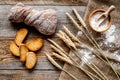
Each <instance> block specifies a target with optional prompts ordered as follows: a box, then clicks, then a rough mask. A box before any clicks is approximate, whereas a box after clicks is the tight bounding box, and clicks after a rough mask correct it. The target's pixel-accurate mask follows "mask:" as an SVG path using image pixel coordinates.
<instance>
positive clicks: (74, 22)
mask: <svg viewBox="0 0 120 80" xmlns="http://www.w3.org/2000/svg"><path fill="white" fill-rule="evenodd" d="M74 13H76V12H74ZM66 15H67V16H68V17H69V19H70V20H71V21H72V22H73V24H74V25H75V26H76V27H77V28H78V29H79V30H80V31H82V32H83V33H84V35H85V36H86V37H87V38H88V40H89V41H90V42H91V43H92V44H93V45H94V47H95V48H96V49H97V50H98V51H99V53H100V54H101V55H102V56H103V57H104V58H105V60H106V61H107V62H108V64H107V65H109V66H110V67H111V69H112V70H113V72H114V73H115V74H116V76H117V78H118V79H119V76H118V74H117V72H116V71H115V69H114V68H113V66H112V65H111V63H110V62H109V60H108V58H107V57H106V56H105V55H104V53H103V51H102V49H101V48H100V46H99V45H98V43H97V42H96V41H95V39H94V38H93V37H91V36H92V35H91V36H90V37H89V36H88V35H87V34H86V33H85V32H84V30H83V29H82V27H80V26H79V25H78V24H77V22H76V21H75V20H74V19H73V18H72V16H71V15H70V14H69V13H66ZM76 15H77V16H79V15H78V14H76ZM77 18H79V17H77ZM79 20H81V19H79ZM88 33H89V32H88Z"/></svg>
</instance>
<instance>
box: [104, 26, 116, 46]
mask: <svg viewBox="0 0 120 80" xmlns="http://www.w3.org/2000/svg"><path fill="white" fill-rule="evenodd" d="M115 29H116V27H115V26H114V25H111V27H110V29H109V30H107V31H106V32H105V33H104V34H105V44H107V43H113V42H114V41H115Z"/></svg>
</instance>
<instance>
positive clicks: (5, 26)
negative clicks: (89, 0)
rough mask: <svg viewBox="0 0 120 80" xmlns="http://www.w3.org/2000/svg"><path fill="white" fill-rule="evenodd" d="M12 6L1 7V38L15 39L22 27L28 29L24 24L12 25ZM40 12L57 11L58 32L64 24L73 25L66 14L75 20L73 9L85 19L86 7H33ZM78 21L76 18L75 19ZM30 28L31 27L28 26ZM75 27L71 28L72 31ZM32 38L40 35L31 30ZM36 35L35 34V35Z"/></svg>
mask: <svg viewBox="0 0 120 80" xmlns="http://www.w3.org/2000/svg"><path fill="white" fill-rule="evenodd" d="M11 7H13V6H12V5H0V13H1V15H0V37H14V36H15V33H16V31H17V30H18V29H19V28H20V27H21V26H22V27H26V25H24V24H11V23H10V21H9V20H8V17H7V16H8V14H9V10H10V8H11ZM33 7H35V8H36V9H38V10H43V9H48V8H52V9H55V10H56V11H57V16H58V26H57V31H58V30H59V29H61V27H62V25H63V24H67V25H68V24H71V22H70V20H69V19H68V18H67V16H66V14H65V13H66V12H69V13H70V14H71V15H72V16H73V17H74V18H75V16H74V15H73V13H72V9H71V8H72V7H74V8H76V9H77V10H78V11H79V13H80V14H81V16H82V17H83V15H84V12H85V9H86V7H85V6H69V7H68V6H33ZM75 19H76V18H75ZM28 27H29V26H28ZM73 28H74V27H70V29H71V30H72V29H73ZM29 30H30V34H31V36H35V35H40V34H39V33H38V32H37V31H36V30H35V29H34V28H30V29H29ZM33 33H34V34H33Z"/></svg>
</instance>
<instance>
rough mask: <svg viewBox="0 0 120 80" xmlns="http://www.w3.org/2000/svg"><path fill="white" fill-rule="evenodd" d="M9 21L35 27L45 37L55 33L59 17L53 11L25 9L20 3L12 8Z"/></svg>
mask: <svg viewBox="0 0 120 80" xmlns="http://www.w3.org/2000/svg"><path fill="white" fill-rule="evenodd" d="M8 19H9V20H10V21H11V22H16V23H19V22H24V23H25V24H27V25H29V26H34V27H35V28H36V29H37V30H38V31H39V32H40V33H42V34H44V35H52V34H53V33H55V30H56V26H57V21H58V19H57V15H56V11H55V10H53V9H46V10H42V11H39V10H36V9H34V8H32V7H25V6H24V4H23V3H18V4H16V5H15V6H14V7H12V8H11V10H10V14H9V16H8Z"/></svg>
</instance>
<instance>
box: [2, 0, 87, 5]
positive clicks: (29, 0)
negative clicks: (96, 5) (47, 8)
mask: <svg viewBox="0 0 120 80" xmlns="http://www.w3.org/2000/svg"><path fill="white" fill-rule="evenodd" d="M18 2H22V3H24V4H30V5H57V6H58V5H61V6H63V5H69V6H70V5H76V6H78V5H81V6H83V5H84V6H86V5H87V2H88V0H0V4H16V3H18Z"/></svg>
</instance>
